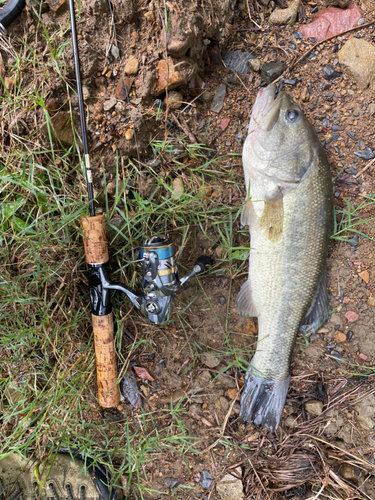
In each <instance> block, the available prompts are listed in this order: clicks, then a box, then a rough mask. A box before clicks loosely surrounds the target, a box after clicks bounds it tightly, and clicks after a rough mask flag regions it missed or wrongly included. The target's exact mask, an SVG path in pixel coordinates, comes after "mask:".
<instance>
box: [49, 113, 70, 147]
mask: <svg viewBox="0 0 375 500" xmlns="http://www.w3.org/2000/svg"><path fill="white" fill-rule="evenodd" d="M77 121H78V120H77V118H76V116H73V122H74V125H73V126H72V122H71V116H70V113H68V112H67V111H59V112H58V113H56V114H54V115H53V116H52V117H51V124H52V127H51V133H52V136H53V138H54V139H58V140H59V141H61V143H62V144H64V145H65V146H72V144H74V134H73V129H76V130H77V127H78V124H77V123H76V122H77ZM78 130H79V129H78ZM41 132H42V133H43V134H44V135H45V136H46V137H49V134H48V128H47V124H46V123H44V124H43V125H42V127H41Z"/></svg>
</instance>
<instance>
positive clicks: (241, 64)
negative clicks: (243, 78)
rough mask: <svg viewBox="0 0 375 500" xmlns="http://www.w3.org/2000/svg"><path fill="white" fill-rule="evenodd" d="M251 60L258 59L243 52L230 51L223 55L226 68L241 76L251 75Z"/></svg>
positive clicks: (249, 53)
mask: <svg viewBox="0 0 375 500" xmlns="http://www.w3.org/2000/svg"><path fill="white" fill-rule="evenodd" d="M250 59H256V56H255V55H254V54H251V52H243V51H242V50H234V51H228V52H225V53H224V54H223V61H224V64H225V66H226V67H227V68H228V69H231V70H232V71H235V72H236V73H239V74H244V73H249V69H250V68H249V63H248V61H249V60H250Z"/></svg>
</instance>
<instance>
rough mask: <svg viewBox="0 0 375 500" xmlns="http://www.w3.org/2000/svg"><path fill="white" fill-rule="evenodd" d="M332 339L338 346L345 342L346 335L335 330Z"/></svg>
mask: <svg viewBox="0 0 375 500" xmlns="http://www.w3.org/2000/svg"><path fill="white" fill-rule="evenodd" d="M333 338H334V339H335V342H336V343H337V344H340V343H341V342H345V341H346V335H345V333H343V332H340V330H336V331H335V333H334V334H333Z"/></svg>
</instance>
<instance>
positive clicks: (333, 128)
mask: <svg viewBox="0 0 375 500" xmlns="http://www.w3.org/2000/svg"><path fill="white" fill-rule="evenodd" d="M339 130H342V126H341V125H332V132H338V131H339Z"/></svg>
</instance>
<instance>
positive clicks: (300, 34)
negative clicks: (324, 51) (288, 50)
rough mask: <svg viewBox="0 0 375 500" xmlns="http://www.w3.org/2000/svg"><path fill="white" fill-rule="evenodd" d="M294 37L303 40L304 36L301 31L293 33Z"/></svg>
mask: <svg viewBox="0 0 375 500" xmlns="http://www.w3.org/2000/svg"><path fill="white" fill-rule="evenodd" d="M293 36H294V38H295V39H296V40H300V39H301V38H303V34H302V33H301V32H300V31H296V32H295V33H293Z"/></svg>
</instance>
